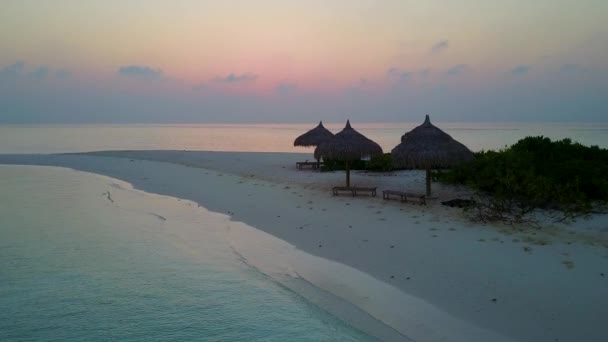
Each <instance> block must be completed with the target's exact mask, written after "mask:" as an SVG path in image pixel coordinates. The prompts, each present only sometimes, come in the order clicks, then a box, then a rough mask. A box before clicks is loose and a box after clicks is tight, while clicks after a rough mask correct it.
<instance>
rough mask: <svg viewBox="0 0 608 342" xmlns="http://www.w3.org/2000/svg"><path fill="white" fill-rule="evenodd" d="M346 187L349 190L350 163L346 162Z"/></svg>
mask: <svg viewBox="0 0 608 342" xmlns="http://www.w3.org/2000/svg"><path fill="white" fill-rule="evenodd" d="M346 187H347V188H350V162H348V161H347V162H346Z"/></svg>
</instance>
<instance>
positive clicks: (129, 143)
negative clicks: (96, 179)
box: [0, 122, 608, 153]
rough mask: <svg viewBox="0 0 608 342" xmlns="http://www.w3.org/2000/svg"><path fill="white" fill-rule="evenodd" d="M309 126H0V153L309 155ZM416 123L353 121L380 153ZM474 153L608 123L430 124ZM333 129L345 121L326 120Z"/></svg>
mask: <svg viewBox="0 0 608 342" xmlns="http://www.w3.org/2000/svg"><path fill="white" fill-rule="evenodd" d="M316 124H317V123H310V124H259V125H253V124H250V125H245V124H243V125H211V124H209V125H136V124H128V125H0V153H61V152H90V151H100V150H205V151H240V152H298V153H310V152H311V151H312V149H311V148H302V147H294V146H293V141H294V139H295V138H296V137H297V136H299V135H300V134H303V133H305V132H306V131H308V130H309V129H311V128H313V127H314V126H316ZM419 124H420V123H357V122H353V123H352V125H353V128H355V129H357V130H358V131H360V132H361V133H363V134H364V135H366V136H367V137H369V138H370V139H372V140H374V141H376V142H377V143H378V144H380V146H382V148H383V149H384V151H385V152H389V151H390V150H391V149H392V148H393V147H395V146H396V145H397V144H399V142H400V139H401V136H402V135H403V134H404V133H405V132H407V131H409V130H411V129H412V128H414V127H416V126H417V125H419ZM434 124H436V125H437V126H438V127H439V128H441V129H443V130H444V131H446V132H447V133H448V134H450V135H451V136H452V137H453V138H455V139H456V140H458V141H460V142H462V143H463V144H465V145H466V146H468V147H469V148H470V149H471V150H473V151H480V150H488V149H500V148H503V147H505V146H507V145H511V144H514V143H516V142H517V141H518V140H519V139H521V138H524V137H526V136H536V135H543V136H546V137H550V138H552V139H563V138H571V139H572V140H574V141H578V142H580V143H582V144H585V145H598V146H600V147H603V148H608V123H442V122H435V123H434ZM326 127H327V128H328V129H330V130H331V131H332V132H334V133H336V132H338V131H340V130H341V129H342V128H343V127H344V124H327V125H326Z"/></svg>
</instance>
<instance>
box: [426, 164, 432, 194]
mask: <svg viewBox="0 0 608 342" xmlns="http://www.w3.org/2000/svg"><path fill="white" fill-rule="evenodd" d="M426 197H427V198H429V197H431V169H426Z"/></svg>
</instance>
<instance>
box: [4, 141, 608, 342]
mask: <svg viewBox="0 0 608 342" xmlns="http://www.w3.org/2000/svg"><path fill="white" fill-rule="evenodd" d="M121 154H122V155H121ZM172 154H173V155H172ZM227 155H228V156H229V157H226V156H227ZM116 157H120V158H116ZM138 157H139V158H138ZM281 157H286V158H285V159H281ZM295 157H298V158H299V159H301V158H302V156H301V155H298V156H291V157H290V156H289V155H288V154H281V155H280V156H278V157H277V156H276V154H251V153H248V154H247V153H245V154H243V153H240V154H229V153H204V152H200V153H199V152H169V151H164V152H161V151H132V152H101V153H94V154H80V155H28V156H18V155H10V156H9V155H5V156H0V163H13V164H35V165H54V166H64V167H70V168H73V169H76V170H80V171H87V172H92V173H98V174H102V175H106V176H109V177H112V178H117V179H121V180H124V181H127V182H129V183H131V184H133V186H134V187H135V188H138V189H142V190H143V191H146V192H152V193H159V194H163V195H164V194H166V195H169V196H173V197H178V198H184V199H189V200H193V201H195V202H197V203H201V204H202V205H203V206H204V207H206V208H208V209H209V210H211V211H215V212H221V213H228V214H229V215H230V216H231V217H233V220H235V221H242V222H246V223H247V224H248V225H251V226H253V227H256V228H258V229H260V230H262V231H264V232H266V233H269V234H271V235H273V236H276V237H277V238H279V239H281V240H284V241H287V242H288V243H290V244H292V245H294V246H295V247H297V248H298V249H301V250H303V251H305V252H307V253H310V254H312V255H315V256H319V257H322V258H325V259H328V260H333V261H336V262H338V263H342V264H345V265H347V266H350V267H353V268H354V269H358V270H361V271H363V272H365V273H367V274H369V275H371V276H373V277H374V278H376V279H377V280H379V281H381V282H384V283H387V284H390V285H391V286H394V287H395V288H398V289H399V290H400V291H401V292H403V293H406V294H411V295H412V296H414V297H417V298H422V299H424V300H425V301H428V302H429V303H430V304H432V305H435V306H437V307H438V308H440V309H441V310H442V311H445V312H447V313H448V314H450V315H451V316H454V317H458V318H459V319H462V320H464V321H467V322H472V323H473V324H474V325H476V326H480V327H483V328H485V329H490V330H494V331H497V332H499V333H501V334H504V335H508V336H510V337H512V338H514V339H515V340H522V341H553V339H555V338H557V339H559V340H560V341H563V340H571V339H573V338H576V337H577V336H578V337H580V336H583V334H585V338H586V340H589V341H595V340H597V341H601V340H603V339H604V338H606V333H604V332H603V330H602V325H601V324H602V323H601V321H600V317H603V316H605V315H606V314H608V311H607V310H608V309H607V308H606V306H605V305H604V306H602V305H601V304H602V302H601V300H598V299H600V298H607V296H608V290H607V289H608V286H607V284H608V283H606V280H607V278H606V277H600V275H599V274H600V272H606V270H607V266H608V252H607V251H608V249H606V248H604V247H602V246H586V245H582V244H579V243H574V244H570V245H569V244H567V243H564V242H562V241H559V240H557V241H554V242H553V243H551V244H549V245H547V246H536V245H533V246H532V252H524V251H523V250H522V246H523V245H524V244H523V243H521V242H514V240H515V238H514V236H510V235H506V234H504V233H500V232H498V231H497V230H496V229H494V228H492V227H487V226H484V225H472V224H470V223H467V222H466V221H465V220H463V219H460V218H459V217H458V215H455V214H454V211H453V210H449V209H445V208H442V207H441V206H437V205H430V206H429V207H428V208H420V207H416V206H412V205H405V204H404V205H401V204H399V203H393V202H388V203H384V202H382V201H381V199H380V200H378V199H369V198H354V199H353V198H350V197H338V198H331V196H330V195H329V193H328V192H325V189H326V188H327V186H328V185H330V184H333V185H336V182H337V181H339V180H343V174H342V173H340V172H337V173H332V174H318V173H312V172H308V171H302V172H300V173H294V172H291V170H290V169H289V168H290V167H291V168H293V163H292V160H291V159H290V158H295ZM131 158H132V159H133V161H131ZM151 158H154V159H156V161H142V159H151ZM239 158H240V160H238V159H239ZM247 158H249V159H247ZM205 163H207V165H205ZM265 163H266V164H265ZM184 164H185V165H184ZM202 166H207V167H208V168H212V169H213V168H214V171H210V170H209V169H203V168H201V167H202ZM277 166H278V168H277ZM224 173H225V174H224ZM251 174H254V176H253V177H247V176H248V175H251ZM290 177H302V180H300V181H296V182H293V183H295V184H292V183H289V182H290V180H291V179H292V178H290ZM376 177H377V176H370V175H361V174H356V175H355V177H354V179H355V180H356V181H359V182H374V181H378V180H379V178H376ZM391 177H392V178H394V180H395V184H396V183H399V184H411V185H412V186H415V185H416V184H417V182H418V181H419V180H418V179H417V178H416V176H415V173H414V175H413V176H412V177H409V178H411V179H409V178H408V176H404V175H396V176H394V177H393V176H391ZM387 178H388V177H387ZM406 178H407V179H406ZM271 180H273V181H271ZM188 181H190V182H188ZM408 182H409V183H408ZM286 184H292V185H286ZM308 184H310V185H308ZM337 184H340V183H337ZM286 187H289V188H286ZM437 191H438V192H439V193H448V192H449V191H450V189H442V188H441V187H439V188H438V190H437ZM442 191H443V192H442ZM310 208H312V209H310ZM324 209H325V210H324ZM277 213H279V214H277ZM344 214H346V215H344ZM277 216H280V217H277ZM342 222H343V223H342ZM604 222H606V221H604V220H603V218H602V219H601V220H600V222H599V223H597V222H596V223H594V224H603V223H604ZM450 228H452V229H454V230H451V229H450ZM365 240H367V241H365ZM481 240H483V241H481ZM391 246H393V247H391ZM564 253H567V255H564ZM480 256H483V257H481V258H480ZM564 261H571V262H572V264H573V265H575V267H574V268H571V269H570V268H566V267H565V266H564V265H563V264H562V263H563V262H564ZM494 298H496V299H497V300H496V301H492V299H494ZM555 298H559V299H558V300H556V299H555ZM573 306H574V307H573ZM432 323H433V322H430V323H429V324H432ZM441 328H444V327H440V326H437V327H436V329H441ZM572 330H575V331H572Z"/></svg>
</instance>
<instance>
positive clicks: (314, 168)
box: [296, 160, 323, 170]
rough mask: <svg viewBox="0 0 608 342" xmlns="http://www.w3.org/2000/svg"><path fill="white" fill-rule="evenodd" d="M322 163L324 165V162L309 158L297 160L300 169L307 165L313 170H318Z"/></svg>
mask: <svg viewBox="0 0 608 342" xmlns="http://www.w3.org/2000/svg"><path fill="white" fill-rule="evenodd" d="M321 165H323V163H317V162H310V161H308V160H307V161H303V162H296V167H297V168H298V170H302V169H303V168H304V167H307V166H310V167H312V169H313V170H316V169H318V168H319V167H321Z"/></svg>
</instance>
